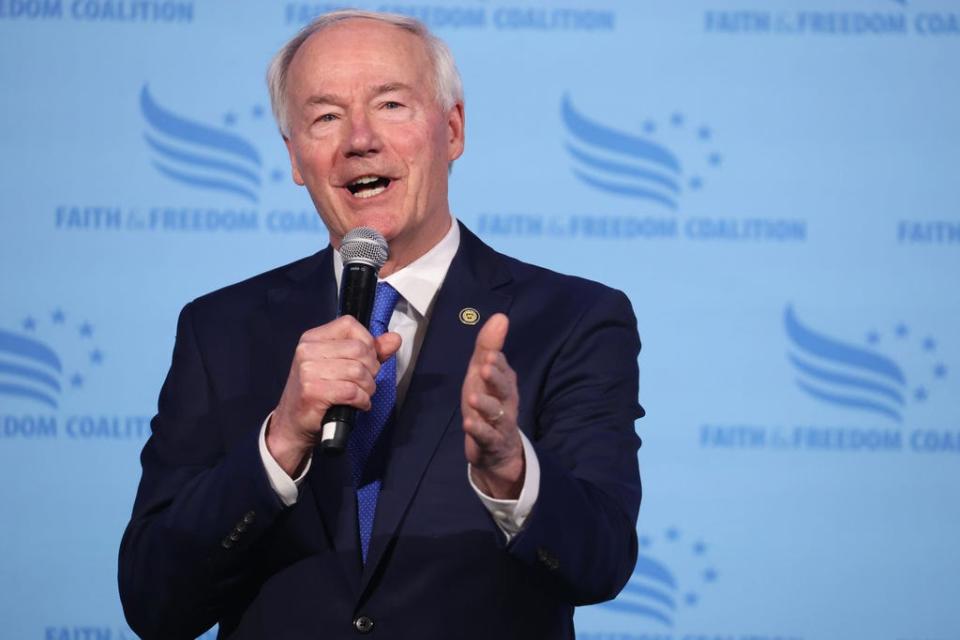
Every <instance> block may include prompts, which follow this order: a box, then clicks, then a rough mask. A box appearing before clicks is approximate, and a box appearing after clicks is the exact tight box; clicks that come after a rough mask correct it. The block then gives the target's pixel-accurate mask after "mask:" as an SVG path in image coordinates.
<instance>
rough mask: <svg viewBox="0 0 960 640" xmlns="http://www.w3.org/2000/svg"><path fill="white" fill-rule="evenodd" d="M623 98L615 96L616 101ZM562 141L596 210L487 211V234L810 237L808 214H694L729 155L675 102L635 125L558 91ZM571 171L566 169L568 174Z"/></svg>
mask: <svg viewBox="0 0 960 640" xmlns="http://www.w3.org/2000/svg"><path fill="white" fill-rule="evenodd" d="M618 102H619V101H616V100H613V101H609V103H610V104H616V103H618ZM559 115H560V123H561V125H562V132H563V133H562V137H561V139H560V144H561V146H563V148H564V149H565V151H566V157H567V158H568V161H569V167H570V172H571V174H572V175H573V176H574V178H575V179H576V181H577V184H578V185H579V187H580V188H581V189H582V190H583V191H584V193H585V194H587V193H589V194H599V195H601V197H600V198H595V199H592V204H591V207H596V208H597V209H598V210H597V211H591V212H586V213H584V212H576V213H571V212H564V211H563V210H564V209H565V208H566V209H568V210H569V205H567V204H566V203H557V206H556V207H555V208H556V209H559V213H556V212H555V213H551V214H538V213H513V212H508V213H481V214H480V215H479V218H478V220H477V224H476V226H477V229H478V230H479V232H480V233H482V234H488V235H516V236H533V237H536V236H541V237H582V238H598V239H628V240H629V239H647V240H674V239H677V238H684V239H687V240H695V241H726V242H752V243H756V242H776V243H785V242H790V243H798V242H804V241H806V237H807V222H806V220H804V219H796V218H773V217H737V216H723V217H714V216H710V215H701V214H699V213H697V214H694V215H691V211H696V210H698V209H701V210H702V208H703V206H704V200H703V199H701V198H696V197H695V196H696V195H697V193H698V192H700V191H703V190H704V189H706V188H709V185H710V184H711V183H712V182H713V181H715V180H719V179H720V178H719V176H720V175H722V171H721V169H722V166H723V164H724V162H725V157H724V154H723V153H722V152H721V151H720V148H721V147H718V145H717V144H716V134H715V131H714V128H713V127H712V126H710V125H709V124H707V123H706V122H704V121H702V120H695V119H693V118H691V117H689V116H688V115H687V114H685V113H684V112H683V111H680V110H677V111H674V112H673V113H671V114H668V115H666V116H664V117H660V118H654V117H649V116H645V115H644V116H640V117H638V118H635V119H634V121H633V128H632V129H631V128H629V127H625V126H624V125H619V126H618V125H614V124H610V122H609V121H608V120H607V119H606V118H605V117H604V114H603V113H593V112H590V111H589V110H587V109H584V108H583V107H582V106H580V105H579V104H577V102H576V100H575V99H574V98H573V96H572V95H571V94H570V93H569V92H567V93H565V94H564V95H563V96H561V98H560V109H559ZM564 177H566V176H564Z"/></svg>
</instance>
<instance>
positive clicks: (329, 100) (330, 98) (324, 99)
mask: <svg viewBox="0 0 960 640" xmlns="http://www.w3.org/2000/svg"><path fill="white" fill-rule="evenodd" d="M306 104H307V106H312V105H315V104H340V99H339V98H337V96H335V95H333V94H332V93H321V94H318V95H314V96H310V97H309V98H307V101H306Z"/></svg>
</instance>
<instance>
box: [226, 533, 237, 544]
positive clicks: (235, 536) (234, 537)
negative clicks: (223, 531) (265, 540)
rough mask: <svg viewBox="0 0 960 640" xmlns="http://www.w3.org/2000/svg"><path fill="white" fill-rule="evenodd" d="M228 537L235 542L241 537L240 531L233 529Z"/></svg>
mask: <svg viewBox="0 0 960 640" xmlns="http://www.w3.org/2000/svg"><path fill="white" fill-rule="evenodd" d="M227 537H228V538H229V539H230V540H233V541H234V542H236V541H237V540H239V539H240V532H239V531H231V532H230V535H229V536H227Z"/></svg>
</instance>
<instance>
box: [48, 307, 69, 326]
mask: <svg viewBox="0 0 960 640" xmlns="http://www.w3.org/2000/svg"><path fill="white" fill-rule="evenodd" d="M50 319H51V320H53V324H63V323H64V321H65V320H66V319H67V316H66V314H65V313H64V312H63V310H62V309H57V310H55V311H54V312H53V313H52V314H51V315H50Z"/></svg>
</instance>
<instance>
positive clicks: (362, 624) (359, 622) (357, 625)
mask: <svg viewBox="0 0 960 640" xmlns="http://www.w3.org/2000/svg"><path fill="white" fill-rule="evenodd" d="M353 628H354V629H356V630H357V631H359V632H360V633H370V632H371V631H373V619H372V618H370V617H369V616H357V619H356V620H354V621H353Z"/></svg>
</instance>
